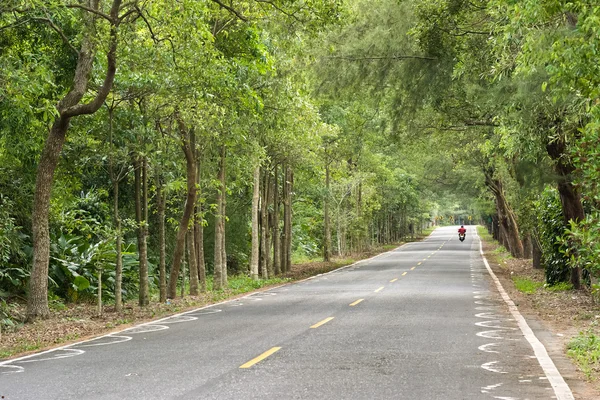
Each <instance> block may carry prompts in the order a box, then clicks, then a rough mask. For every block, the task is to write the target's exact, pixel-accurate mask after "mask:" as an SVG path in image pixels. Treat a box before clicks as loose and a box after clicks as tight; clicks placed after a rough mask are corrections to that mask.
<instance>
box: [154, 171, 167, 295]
mask: <svg viewBox="0 0 600 400" xmlns="http://www.w3.org/2000/svg"><path fill="white" fill-rule="evenodd" d="M156 197H157V202H158V248H159V254H158V280H159V288H160V289H159V290H160V302H161V303H164V302H165V301H167V262H166V259H167V246H166V241H165V209H166V205H167V196H166V194H165V193H164V192H163V188H162V182H160V181H157V183H156Z"/></svg>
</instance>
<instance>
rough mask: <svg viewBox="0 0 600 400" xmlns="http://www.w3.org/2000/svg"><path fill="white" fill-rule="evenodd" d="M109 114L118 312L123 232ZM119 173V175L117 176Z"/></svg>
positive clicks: (117, 306) (111, 112) (118, 308)
mask: <svg viewBox="0 0 600 400" xmlns="http://www.w3.org/2000/svg"><path fill="white" fill-rule="evenodd" d="M108 116H109V124H108V125H109V128H108V129H109V140H110V155H109V157H110V158H109V163H108V172H109V175H110V180H111V182H112V185H113V218H114V223H115V236H116V237H115V242H116V243H115V250H116V255H115V311H116V312H120V311H121V310H122V309H123V298H122V283H123V255H122V247H123V246H122V244H123V232H122V231H121V217H120V216H119V182H120V180H121V176H120V174H117V173H115V169H114V160H113V156H112V155H113V148H114V146H113V116H114V108H109V109H108ZM117 175H119V176H117Z"/></svg>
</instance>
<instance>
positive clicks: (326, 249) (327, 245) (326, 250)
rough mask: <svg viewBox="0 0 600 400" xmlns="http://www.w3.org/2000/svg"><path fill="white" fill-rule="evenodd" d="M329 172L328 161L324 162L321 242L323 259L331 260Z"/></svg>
mask: <svg viewBox="0 0 600 400" xmlns="http://www.w3.org/2000/svg"><path fill="white" fill-rule="evenodd" d="M330 187H331V182H330V174H329V162H326V163H325V198H324V199H323V229H324V230H325V232H323V233H324V235H323V236H325V241H324V243H323V261H325V262H329V261H331V217H330V216H329V199H330V194H329V191H330Z"/></svg>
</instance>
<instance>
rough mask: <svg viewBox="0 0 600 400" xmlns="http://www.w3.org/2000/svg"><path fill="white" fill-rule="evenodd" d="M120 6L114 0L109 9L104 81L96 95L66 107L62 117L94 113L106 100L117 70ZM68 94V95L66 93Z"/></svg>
mask: <svg viewBox="0 0 600 400" xmlns="http://www.w3.org/2000/svg"><path fill="white" fill-rule="evenodd" d="M120 6H121V0H114V1H113V4H112V7H111V10H110V19H109V21H111V27H110V41H109V47H108V53H107V55H106V59H107V67H106V76H105V77H104V82H103V83H102V86H101V87H100V89H99V90H98V93H97V94H96V97H95V98H94V99H93V100H92V101H90V102H89V103H86V104H76V105H74V106H71V107H68V108H67V109H65V110H64V111H63V112H62V113H61V117H63V118H71V117H74V116H76V115H84V114H93V113H95V112H96V111H97V110H98V109H99V108H100V107H102V104H103V103H104V101H105V100H106V97H107V96H108V93H109V92H110V90H111V88H112V85H113V82H114V79H115V74H116V72H117V44H118V40H117V29H118V24H119V20H118V18H119V14H118V13H119V8H120ZM67 96H68V95H67Z"/></svg>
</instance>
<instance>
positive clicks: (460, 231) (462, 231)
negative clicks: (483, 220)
mask: <svg viewBox="0 0 600 400" xmlns="http://www.w3.org/2000/svg"><path fill="white" fill-rule="evenodd" d="M466 234H467V228H465V226H464V225H461V226H460V228H458V236H460V235H466Z"/></svg>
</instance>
